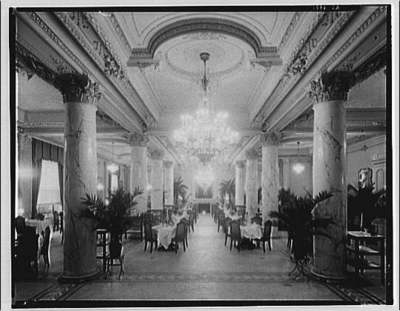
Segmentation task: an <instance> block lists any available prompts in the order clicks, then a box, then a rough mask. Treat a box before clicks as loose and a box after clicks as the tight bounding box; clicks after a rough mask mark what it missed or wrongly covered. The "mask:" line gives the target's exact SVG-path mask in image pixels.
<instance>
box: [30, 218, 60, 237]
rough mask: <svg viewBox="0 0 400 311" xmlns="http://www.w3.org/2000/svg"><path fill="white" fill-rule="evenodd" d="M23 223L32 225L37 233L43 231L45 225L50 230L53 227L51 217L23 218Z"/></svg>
mask: <svg viewBox="0 0 400 311" xmlns="http://www.w3.org/2000/svg"><path fill="white" fill-rule="evenodd" d="M25 225H26V226H29V227H34V228H35V229H36V233H37V234H40V233H41V232H42V231H43V232H44V231H45V229H46V227H49V228H50V231H52V227H53V226H52V221H51V219H44V220H39V219H25Z"/></svg>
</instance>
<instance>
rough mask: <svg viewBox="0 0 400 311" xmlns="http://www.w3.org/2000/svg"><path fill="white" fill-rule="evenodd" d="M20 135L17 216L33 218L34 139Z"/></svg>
mask: <svg viewBox="0 0 400 311" xmlns="http://www.w3.org/2000/svg"><path fill="white" fill-rule="evenodd" d="M19 130H20V133H18V204H17V206H18V209H17V210H16V211H15V215H16V216H23V217H25V218H31V216H32V138H31V137H29V136H28V135H26V134H24V133H23V129H19Z"/></svg>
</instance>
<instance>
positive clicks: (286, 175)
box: [282, 158, 290, 190]
mask: <svg viewBox="0 0 400 311" xmlns="http://www.w3.org/2000/svg"><path fill="white" fill-rule="evenodd" d="M282 172H283V174H282V188H284V189H285V190H288V189H289V188H290V160H289V159H287V158H284V159H283V161H282Z"/></svg>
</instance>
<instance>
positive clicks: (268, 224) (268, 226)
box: [263, 220, 272, 239]
mask: <svg viewBox="0 0 400 311" xmlns="http://www.w3.org/2000/svg"><path fill="white" fill-rule="evenodd" d="M271 227H272V221H271V220H267V221H265V223H264V233H263V237H264V238H267V239H268V238H270V236H271Z"/></svg>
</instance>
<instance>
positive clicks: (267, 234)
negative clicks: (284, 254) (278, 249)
mask: <svg viewBox="0 0 400 311" xmlns="http://www.w3.org/2000/svg"><path fill="white" fill-rule="evenodd" d="M271 228H272V221H271V220H267V221H265V223H264V232H263V236H262V238H261V242H262V245H263V251H264V253H265V242H268V248H269V250H271Z"/></svg>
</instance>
